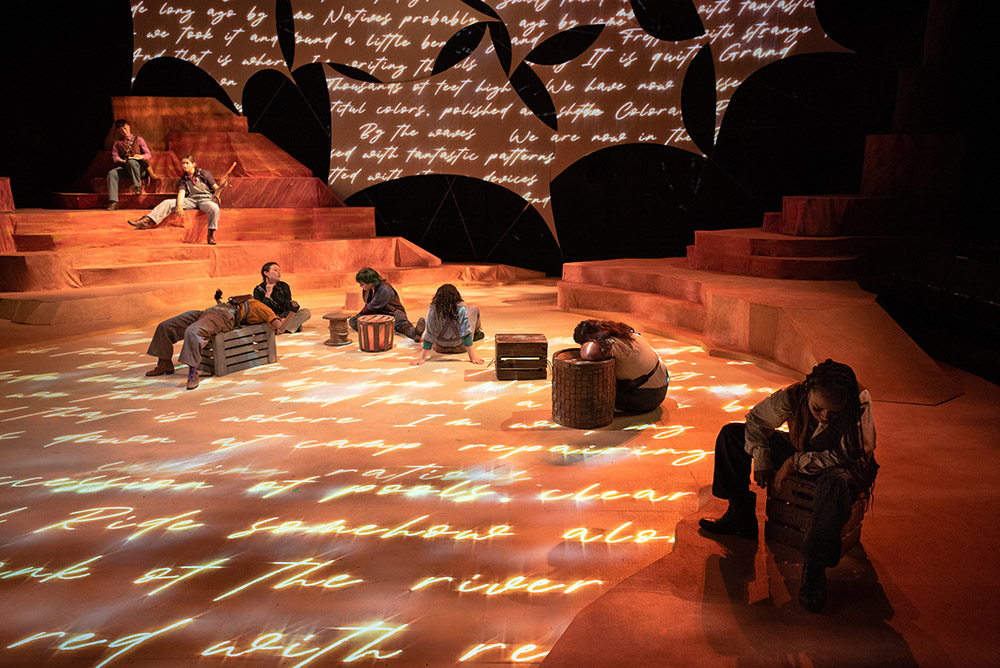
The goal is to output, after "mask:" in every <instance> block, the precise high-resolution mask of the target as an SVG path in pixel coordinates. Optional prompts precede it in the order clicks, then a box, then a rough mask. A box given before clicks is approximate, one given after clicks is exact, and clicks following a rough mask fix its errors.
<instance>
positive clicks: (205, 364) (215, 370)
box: [198, 324, 278, 376]
mask: <svg viewBox="0 0 1000 668" xmlns="http://www.w3.org/2000/svg"><path fill="white" fill-rule="evenodd" d="M277 361H278V353H277V351H276V349H275V345H274V330H273V329H271V327H270V326H269V325H264V324H260V325H247V326H246V327H241V328H239V329H234V330H232V331H229V332H222V333H221V334H216V335H215V336H213V337H212V338H211V339H210V340H209V342H208V345H207V346H205V348H204V349H203V350H202V352H201V366H199V367H198V373H199V374H201V375H203V376H209V375H215V376H225V375H227V374H230V373H232V372H234V371H242V370H243V369H249V368H250V367H254V366H261V365H262V364H273V363H274V362H277Z"/></svg>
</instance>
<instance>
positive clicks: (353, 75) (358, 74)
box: [327, 63, 382, 83]
mask: <svg viewBox="0 0 1000 668" xmlns="http://www.w3.org/2000/svg"><path fill="white" fill-rule="evenodd" d="M327 65H329V66H330V67H331V68H332V69H333V70H334V71H336V72H337V73H339V74H343V75H344V76H345V77H347V78H348V79H354V80H355V81H363V82H365V83H382V81H381V80H380V79H379V78H378V77H376V76H375V75H374V74H368V72H365V71H364V70H359V69H358V68H357V67H351V66H350V65H344V64H343V63H327Z"/></svg>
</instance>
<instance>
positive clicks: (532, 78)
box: [510, 63, 559, 132]
mask: <svg viewBox="0 0 1000 668" xmlns="http://www.w3.org/2000/svg"><path fill="white" fill-rule="evenodd" d="M510 85H511V86H513V87H514V92H516V93H517V95H518V97H520V98H521V100H522V101H523V102H524V104H525V105H526V106H527V107H528V109H531V111H533V112H534V114H535V116H538V119H539V120H540V121H541V122H542V123H545V124H546V125H547V126H549V127H550V128H552V131H553V132H558V130H559V119H558V118H557V117H556V107H555V105H554V104H553V103H552V96H551V95H549V91H548V90H546V89H545V84H544V83H542V80H541V79H539V78H538V75H537V74H535V71H534V70H532V69H531V66H530V65H528V63H521V64H520V65H518V66H517V69H516V70H514V73H513V74H511V75H510Z"/></svg>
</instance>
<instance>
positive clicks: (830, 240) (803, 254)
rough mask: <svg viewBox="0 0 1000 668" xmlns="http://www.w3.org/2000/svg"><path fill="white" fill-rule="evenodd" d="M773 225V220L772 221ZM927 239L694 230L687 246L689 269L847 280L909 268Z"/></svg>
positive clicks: (744, 230)
mask: <svg viewBox="0 0 1000 668" xmlns="http://www.w3.org/2000/svg"><path fill="white" fill-rule="evenodd" d="M772 225H773V223H772ZM929 245H930V242H929V240H928V239H927V238H925V237H917V236H799V235H793V234H784V233H781V232H774V231H768V230H767V229H764V228H740V229H732V230H707V231H702V230H699V231H697V232H695V242H694V244H693V245H691V246H688V249H687V260H688V263H689V264H690V265H691V267H693V268H695V269H706V270H709V271H723V272H726V273H730V274H742V275H745V276H759V277H761V278H792V279H800V280H833V281H835V280H847V279H852V278H855V277H857V276H860V275H864V274H870V273H873V272H878V273H886V272H889V271H894V270H902V269H906V268H910V265H911V264H912V263H913V261H914V258H917V257H919V256H920V255H921V254H922V253H923V252H925V250H926V247H927V246H929Z"/></svg>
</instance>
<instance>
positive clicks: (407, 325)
mask: <svg viewBox="0 0 1000 668" xmlns="http://www.w3.org/2000/svg"><path fill="white" fill-rule="evenodd" d="M354 280H356V281H357V282H358V286H359V287H360V288H361V297H362V298H363V299H364V300H365V305H364V307H363V308H362V309H361V310H360V311H358V314H357V315H355V316H352V317H351V318H350V319H349V320H348V321H347V324H348V325H350V326H351V329H353V330H354V331H355V332H356V331H358V318H359V317H360V316H363V315H379V314H382V315H391V316H392V317H393V318H395V319H396V324H395V329H396V331H397V332H399V333H400V334H402V335H403V336H407V337H409V338H411V339H413V340H414V341H416V342H417V343H420V335H421V334H423V332H424V319H423V318H420V319H419V320H417V325H416V326H415V327H414V325H413V323H412V322H410V321H409V320H408V319H407V317H406V309H405V308H403V302H401V301H400V300H399V294H398V293H397V292H396V289H395V288H393V287H392V286H391V285H389V283H388V282H387V281H386V280H385V279H384V278H382V277H381V276H379V274H378V272H377V271H375V270H374V269H372V268H371V267H365V268H364V269H362V270H361V271H359V272H358V273H357V274H356V275H355V277H354Z"/></svg>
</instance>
